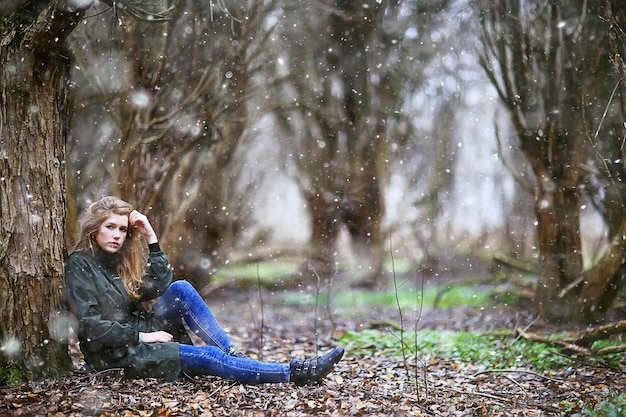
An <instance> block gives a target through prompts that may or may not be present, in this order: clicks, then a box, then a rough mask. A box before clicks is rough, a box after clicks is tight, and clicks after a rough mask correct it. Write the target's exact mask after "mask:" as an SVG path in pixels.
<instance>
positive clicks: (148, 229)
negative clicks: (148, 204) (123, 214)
mask: <svg viewBox="0 0 626 417" xmlns="http://www.w3.org/2000/svg"><path fill="white" fill-rule="evenodd" d="M128 224H129V225H130V226H131V227H136V228H137V230H138V231H139V233H141V234H142V235H144V236H145V237H146V239H147V240H148V243H156V242H157V241H158V238H157V235H156V233H155V231H154V229H153V228H152V225H151V224H150V221H149V220H148V218H147V217H146V216H145V215H144V214H141V213H140V212H138V211H137V210H133V211H131V212H130V214H129V215H128Z"/></svg>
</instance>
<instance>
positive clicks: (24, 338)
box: [0, 2, 80, 378]
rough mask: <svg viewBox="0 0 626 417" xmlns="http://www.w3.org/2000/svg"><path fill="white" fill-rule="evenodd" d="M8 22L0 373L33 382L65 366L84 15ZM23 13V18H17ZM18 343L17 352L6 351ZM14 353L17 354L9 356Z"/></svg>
mask: <svg viewBox="0 0 626 417" xmlns="http://www.w3.org/2000/svg"><path fill="white" fill-rule="evenodd" d="M30 12H36V13H37V17H36V18H34V19H33V21H30V22H18V21H17V19H18V17H15V16H14V20H9V21H8V22H6V23H5V26H4V27H3V32H2V43H1V46H0V60H1V62H0V68H2V72H1V76H0V90H1V92H2V94H1V97H2V98H1V107H0V109H1V112H2V113H1V117H2V120H1V128H2V130H1V131H0V146H1V148H0V155H1V158H2V161H1V162H0V179H1V180H0V306H2V308H0V339H1V340H2V341H3V348H5V350H4V352H3V353H5V354H6V359H4V360H3V361H5V360H6V362H5V363H0V366H7V365H8V366H15V367H17V368H19V369H21V370H22V371H23V372H24V374H25V376H26V377H28V378H37V377H41V376H49V375H58V374H59V373H61V372H63V371H64V370H66V369H67V368H68V366H69V363H70V362H69V356H68V352H67V345H66V343H65V340H63V338H64V337H66V336H67V331H65V333H63V331H60V329H65V330H67V329H68V326H67V325H68V323H67V322H66V321H65V320H64V314H63V312H64V311H65V308H64V301H63V288H64V277H63V266H64V255H65V253H66V250H65V243H66V242H65V213H66V212H65V204H66V201H65V198H66V190H65V139H66V135H67V131H68V114H67V109H68V106H67V100H68V94H67V92H68V77H69V58H68V57H67V56H66V55H65V54H63V53H62V47H61V45H62V44H63V42H64V40H65V38H66V36H67V35H68V34H69V33H70V32H71V31H72V29H73V28H74V27H75V24H76V22H77V21H78V18H79V17H80V15H79V13H71V14H70V13H64V12H62V11H60V10H59V9H57V4H56V2H52V3H51V4H50V5H47V8H45V10H30ZM18 14H19V12H18ZM8 341H12V342H13V343H7V342H8ZM7 346H12V347H14V349H8V350H7Z"/></svg>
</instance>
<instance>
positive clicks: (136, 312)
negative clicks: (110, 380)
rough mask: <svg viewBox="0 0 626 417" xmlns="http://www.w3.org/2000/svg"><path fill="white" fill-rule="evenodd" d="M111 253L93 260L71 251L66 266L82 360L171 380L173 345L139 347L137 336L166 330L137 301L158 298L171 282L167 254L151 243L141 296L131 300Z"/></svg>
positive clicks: (175, 357)
mask: <svg viewBox="0 0 626 417" xmlns="http://www.w3.org/2000/svg"><path fill="white" fill-rule="evenodd" d="M114 257H115V255H110V254H105V253H104V252H101V253H99V254H98V255H97V257H96V258H94V257H92V256H89V255H87V254H85V253H81V252H75V253H73V254H71V255H70V256H69V259H68V262H67V265H66V268H65V280H66V295H67V301H68V303H69V307H70V311H71V313H72V314H73V315H74V316H75V317H76V319H77V321H78V329H77V333H78V339H79V341H80V350H81V352H82V353H83V355H84V357H85V362H86V363H87V364H88V365H90V366H91V367H93V368H94V369H95V370H98V371H100V370H104V369H112V368H123V369H124V373H125V375H126V376H128V377H138V378H149V377H157V378H165V379H168V380H173V379H176V378H177V377H178V374H179V373H180V355H179V346H178V343H177V342H171V343H150V344H147V343H139V332H153V331H157V330H163V329H164V328H165V326H164V324H163V323H162V322H161V320H160V319H159V318H158V317H156V316H155V315H154V314H153V313H152V312H146V311H143V310H142V309H141V307H140V305H139V303H140V302H143V301H147V300H151V299H154V298H156V297H159V296H160V295H162V294H163V293H164V292H165V290H166V289H167V287H168V286H169V285H170V283H171V282H172V270H171V268H170V266H169V262H168V260H167V256H166V255H165V254H164V253H163V252H162V251H161V249H160V248H159V246H158V244H153V245H150V254H149V257H148V267H147V272H146V274H145V275H144V282H145V285H144V287H143V289H142V292H141V293H142V298H141V299H140V300H133V299H132V298H130V296H129V295H128V292H127V291H126V289H125V288H124V285H123V283H122V281H121V280H120V278H119V276H118V275H117V273H116V272H115V269H114V267H113V265H114V263H115V259H114Z"/></svg>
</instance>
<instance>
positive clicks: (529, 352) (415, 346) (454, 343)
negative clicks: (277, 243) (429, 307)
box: [340, 330, 626, 371]
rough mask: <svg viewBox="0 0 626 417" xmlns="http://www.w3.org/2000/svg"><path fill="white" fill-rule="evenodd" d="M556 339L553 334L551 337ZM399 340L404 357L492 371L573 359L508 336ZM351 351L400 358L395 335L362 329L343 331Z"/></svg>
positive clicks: (434, 334) (444, 334)
mask: <svg viewBox="0 0 626 417" xmlns="http://www.w3.org/2000/svg"><path fill="white" fill-rule="evenodd" d="M557 337H559V336H558V335H555V338H557ZM403 340H404V343H405V345H406V350H405V353H406V355H407V356H408V357H413V356H414V355H417V357H418V358H419V357H421V356H426V355H433V356H437V357H441V358H445V359H449V360H454V361H459V362H469V363H472V364H475V365H483V366H485V367H487V368H492V369H508V368H527V369H532V370H536V371H546V370H551V369H561V368H564V367H567V366H572V365H573V364H574V363H575V358H570V357H566V356H564V355H562V354H560V353H559V351H558V349H557V348H554V347H552V346H549V345H547V344H545V343H539V342H531V341H528V340H525V339H515V338H514V337H513V334H512V333H507V332H501V333H498V334H492V333H486V334H480V333H473V332H463V331H444V330H419V331H418V332H417V337H416V335H415V332H413V331H405V332H404V335H403ZM340 342H341V343H343V344H345V345H346V346H348V349H349V350H350V351H352V352H358V353H359V354H362V355H364V356H367V355H371V354H373V353H374V352H376V351H380V350H381V349H384V350H385V351H386V354H388V355H390V356H392V357H397V358H398V359H401V358H402V343H401V342H400V334H399V332H391V331H381V330H363V331H359V332H347V333H346V334H345V335H344V336H343V337H342V338H341V340H340ZM603 359H604V360H607V359H610V360H613V361H617V362H616V363H615V364H616V365H617V364H621V366H626V359H624V357H623V355H617V354H616V355H606V356H605V357H604V358H603Z"/></svg>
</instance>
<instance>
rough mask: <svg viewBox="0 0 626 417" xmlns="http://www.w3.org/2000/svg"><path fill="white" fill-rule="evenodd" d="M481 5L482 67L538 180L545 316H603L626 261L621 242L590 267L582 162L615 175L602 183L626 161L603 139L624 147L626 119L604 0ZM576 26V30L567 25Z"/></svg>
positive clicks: (509, 0)
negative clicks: (618, 104)
mask: <svg viewBox="0 0 626 417" xmlns="http://www.w3.org/2000/svg"><path fill="white" fill-rule="evenodd" d="M542 4H543V3H542ZM481 5H482V7H479V9H480V10H481V23H482V25H483V33H482V35H483V38H482V39H483V47H484V55H483V57H481V60H482V66H483V68H485V70H486V73H487V75H488V77H489V78H490V79H491V81H492V84H493V85H494V86H495V87H496V89H497V90H498V93H499V95H500V97H501V99H502V101H503V102H504V104H505V105H506V106H507V108H508V110H509V112H510V115H511V119H512V122H513V125H514V127H515V130H516V132H517V136H518V139H519V145H520V149H521V150H522V151H523V152H524V154H525V156H526V158H527V160H528V162H529V164H530V165H531V166H532V168H533V172H534V174H535V178H536V184H535V214H536V220H537V236H538V244H539V255H540V262H541V264H542V267H541V272H540V274H539V279H538V283H537V287H536V293H535V309H536V312H537V313H538V314H539V315H541V316H543V317H545V318H546V319H548V320H550V321H553V322H562V323H568V322H572V321H576V322H580V323H588V322H594V321H598V320H602V319H604V315H605V314H606V311H607V309H608V308H607V302H608V301H609V300H610V297H607V291H610V290H611V289H614V288H615V287H614V286H613V285H614V283H615V281H616V279H615V277H614V275H615V274H616V273H617V270H618V269H619V268H618V265H619V262H617V261H616V259H614V258H615V257H616V256H617V259H619V260H621V258H622V256H621V253H620V252H621V249H620V245H621V244H622V243H623V239H620V238H619V236H618V237H617V238H616V239H613V240H612V242H611V244H610V245H609V247H608V248H607V250H606V251H605V253H604V255H603V258H602V259H601V260H600V261H598V263H597V265H596V266H595V267H593V268H592V269H590V270H589V271H586V272H585V271H583V265H582V250H581V249H582V247H581V246H582V245H581V224H580V207H581V202H582V192H581V190H582V188H583V186H584V184H585V182H584V175H583V172H582V171H583V163H584V164H589V163H596V164H597V168H596V170H597V171H599V172H603V175H606V177H604V178H603V177H602V176H599V177H598V178H597V180H599V181H606V180H607V178H612V181H614V180H615V179H616V178H619V176H617V175H611V172H610V170H607V169H606V168H607V167H608V164H610V163H612V161H613V160H616V159H622V160H623V157H620V156H616V155H613V156H612V157H611V155H610V153H606V154H603V153H602V151H603V150H604V149H606V148H607V147H606V146H602V143H601V142H602V141H601V139H602V138H604V137H606V140H605V141H606V142H609V141H611V140H613V141H615V139H614V138H613V139H612V138H611V134H610V132H611V131H612V130H614V129H612V127H611V126H615V122H618V121H619V117H618V120H616V121H612V120H611V118H612V113H610V112H609V113H607V112H606V109H607V108H609V106H610V102H611V97H612V90H613V89H614V86H615V84H616V78H615V72H614V69H613V68H611V65H610V62H609V59H608V49H607V47H608V45H607V42H608V41H607V40H608V25H606V15H605V14H606V13H607V9H606V3H605V0H593V1H591V0H590V1H588V2H584V3H582V4H581V3H579V2H576V1H571V2H558V3H550V4H547V3H546V4H543V6H545V7H541V8H535V7H534V6H535V5H534V3H533V2H530V3H529V2H522V1H518V0H500V1H498V2H496V3H489V2H484V3H482V4H481ZM583 7H584V10H583ZM609 7H610V6H609ZM570 17H571V19H570ZM574 21H575V22H576V24H575V25H573V26H572V27H571V28H570V27H569V26H567V25H565V26H564V25H563V22H574ZM570 29H571V30H570ZM581 39H585V40H586V42H584V43H581V42H580V40H581ZM491 59H493V60H494V61H492V60H491ZM493 62H497V68H496V66H494V65H493ZM621 120H622V121H623V119H621ZM622 121H619V123H620V124H621V123H622ZM620 137H621V136H620ZM588 144H589V145H590V146H591V147H593V152H592V153H591V154H590V153H589V151H590V149H589V147H588V146H587V145H588ZM590 155H593V156H595V157H597V159H594V158H593V157H590ZM607 161H608V162H607ZM622 163H623V162H622ZM607 171H608V172H607ZM614 173H615V172H614ZM594 197H596V196H594ZM611 230H612V231H615V227H613V226H612V227H611ZM620 230H621V227H620Z"/></svg>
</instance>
